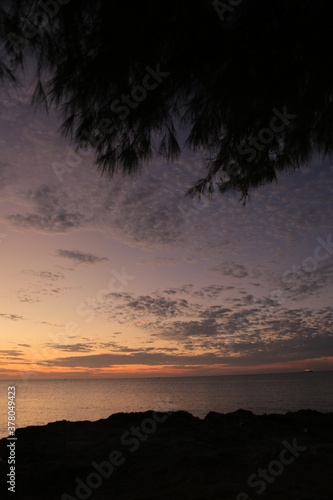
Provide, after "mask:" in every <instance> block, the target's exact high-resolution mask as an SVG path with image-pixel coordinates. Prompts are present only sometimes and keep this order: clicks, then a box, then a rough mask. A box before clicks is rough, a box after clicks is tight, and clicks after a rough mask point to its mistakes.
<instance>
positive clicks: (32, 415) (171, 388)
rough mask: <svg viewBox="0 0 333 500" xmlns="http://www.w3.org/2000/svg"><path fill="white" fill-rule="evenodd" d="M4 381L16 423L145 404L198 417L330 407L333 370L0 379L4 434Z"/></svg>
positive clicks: (93, 415) (91, 416)
mask: <svg viewBox="0 0 333 500" xmlns="http://www.w3.org/2000/svg"><path fill="white" fill-rule="evenodd" d="M8 386H15V388H16V397H15V412H16V415H15V418H16V421H15V423H16V428H19V427H26V426H29V425H44V424H47V423H48V422H55V421H57V420H70V421H77V420H92V421H93V420H99V419H101V418H107V417H108V416H109V415H111V414H113V413H118V412H140V411H146V410H157V411H170V410H175V411H176V410H185V411H188V412H189V413H192V415H194V416H197V417H200V418H203V417H205V416H206V415H207V413H209V412H210V411H215V412H220V413H227V412H232V411H236V410H238V409H239V408H243V409H245V410H250V411H252V412H253V413H255V414H263V413H286V412H288V411H297V410H301V409H312V410H317V411H322V412H333V372H313V373H281V374H261V375H230V376H226V375H224V376H216V377H172V378H171V377H170V378H145V379H143V378H141V379H135V378H132V379H97V380H96V379H89V380H88V379H82V380H69V379H68V380H37V381H30V380H29V381H22V380H21V381H17V382H13V381H10V382H8V381H0V438H2V437H6V436H7V434H8V432H7V412H8Z"/></svg>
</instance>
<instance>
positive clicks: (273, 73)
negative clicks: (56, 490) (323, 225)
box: [0, 0, 333, 199]
mask: <svg viewBox="0 0 333 500" xmlns="http://www.w3.org/2000/svg"><path fill="white" fill-rule="evenodd" d="M59 2H60V0H58V1H57V0H44V1H43V0H38V1H37V0H35V1H31V0H30V1H28V0H17V1H16V2H15V4H14V6H10V7H8V6H7V7H2V8H1V11H0V17H1V33H2V37H1V39H2V43H3V46H4V49H5V50H4V51H3V54H4V58H3V61H2V62H1V64H0V78H1V79H2V80H3V82H4V84H5V83H6V82H8V81H11V82H16V81H18V79H19V75H20V72H21V71H22V70H23V69H24V66H26V65H27V64H29V63H30V60H31V59H32V58H34V59H35V61H36V87H35V92H34V95H33V103H34V104H44V105H46V106H51V105H53V106H56V107H57V108H59V109H60V110H61V113H62V117H63V124H62V127H61V132H62V133H63V134H64V135H66V136H68V137H69V138H70V139H71V140H72V141H74V143H75V144H76V145H77V147H79V148H87V147H92V148H93V149H94V152H95V160H96V163H97V165H98V166H99V167H100V168H101V170H102V171H103V172H106V173H107V174H109V175H110V176H112V174H113V173H114V172H116V171H118V170H120V171H122V172H124V173H128V174H132V173H134V172H136V171H138V170H139V169H140V168H141V167H142V165H143V164H144V163H145V162H147V161H149V160H151V159H152V158H153V157H154V155H156V154H159V155H162V156H163V157H165V158H166V159H169V160H170V159H173V158H177V157H179V155H180V154H181V145H180V144H179V141H178V139H177V130H178V131H179V130H180V129H182V128H183V129H185V130H186V131H188V138H187V141H186V146H188V147H190V148H192V149H193V150H199V151H203V152H205V154H206V156H207V158H208V159H207V161H206V164H205V169H206V171H205V174H204V176H203V178H202V179H200V180H199V181H198V182H197V183H196V184H195V186H193V187H192V189H190V191H189V194H190V195H198V194H199V195H200V194H211V193H212V192H214V191H215V190H220V191H221V192H226V191H236V192H237V191H238V192H240V193H241V195H242V198H243V199H246V197H247V195H248V193H249V191H250V190H251V189H253V188H257V187H259V186H262V185H264V184H267V183H270V182H272V181H274V180H275V179H276V174H277V172H279V171H289V170H294V169H296V168H299V166H301V165H304V164H305V163H307V162H309V161H310V159H311V158H312V156H313V154H314V153H318V152H319V153H321V154H322V155H327V154H330V153H331V152H332V146H333V136H332V125H333V102H332V81H333V67H332V65H333V63H332V57H331V47H332V46H333V44H332V41H333V40H332V38H333V34H332V29H331V19H332V17H333V4H332V3H331V2H329V1H323V0H316V1H315V0H270V1H269V2H268V1H267V0H243V1H241V0H239V1H238V2H236V1H235V0H233V1H231V0H229V1H228V0H226V1H225V2H223V1H217V0H214V1H204V0H200V1H198V0H182V1H179V0H170V1H168V2H165V1H161V0H141V1H133V0H128V1H127V2H123V0H112V1H110V0H94V1H92V0H61V4H60V3H59ZM9 3H10V2H9ZM156 152H157V153H156Z"/></svg>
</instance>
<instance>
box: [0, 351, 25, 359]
mask: <svg viewBox="0 0 333 500" xmlns="http://www.w3.org/2000/svg"><path fill="white" fill-rule="evenodd" d="M0 359H3V360H4V361H7V362H8V361H10V360H14V361H17V360H21V359H24V357H23V352H22V351H17V350H14V349H3V350H0Z"/></svg>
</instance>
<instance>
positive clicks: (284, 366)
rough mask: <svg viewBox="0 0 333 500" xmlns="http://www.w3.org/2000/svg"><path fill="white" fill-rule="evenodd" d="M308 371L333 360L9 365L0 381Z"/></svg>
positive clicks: (322, 367) (0, 373)
mask: <svg viewBox="0 0 333 500" xmlns="http://www.w3.org/2000/svg"><path fill="white" fill-rule="evenodd" d="M306 368H312V369H313V370H315V371H330V370H333V357H325V358H314V359H309V358H307V359H304V360H297V361H289V362H288V361H287V362H283V363H281V362H279V363H272V364H264V365H255V366H231V365H182V366H175V365H172V366H171V365H130V366H129V365H116V366H112V367H105V368H86V367H84V368H83V367H77V368H72V369H70V370H69V369H68V368H64V367H59V368H55V369H53V370H50V369H48V368H46V367H40V368H38V369H35V370H19V369H17V368H14V367H12V366H8V368H7V367H2V369H1V370H0V380H22V381H29V380H38V379H57V378H70V379H77V378H144V377H146V378H149V377H186V376H188V377H195V376H214V375H215V376H216V375H241V374H249V375H250V374H255V373H279V372H288V371H300V372H302V371H304V370H305V369H306Z"/></svg>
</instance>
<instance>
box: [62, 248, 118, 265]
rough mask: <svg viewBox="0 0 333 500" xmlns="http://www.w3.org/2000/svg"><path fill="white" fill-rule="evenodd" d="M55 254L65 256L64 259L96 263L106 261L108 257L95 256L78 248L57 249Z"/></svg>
mask: <svg viewBox="0 0 333 500" xmlns="http://www.w3.org/2000/svg"><path fill="white" fill-rule="evenodd" d="M57 255H58V256H59V257H65V258H66V259H71V260H73V261H75V262H79V263H83V264H98V263H100V262H107V261H108V260H109V259H108V258H107V257H97V256H96V255H93V254H91V253H85V252H81V251H80V250H62V249H59V250H57Z"/></svg>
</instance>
